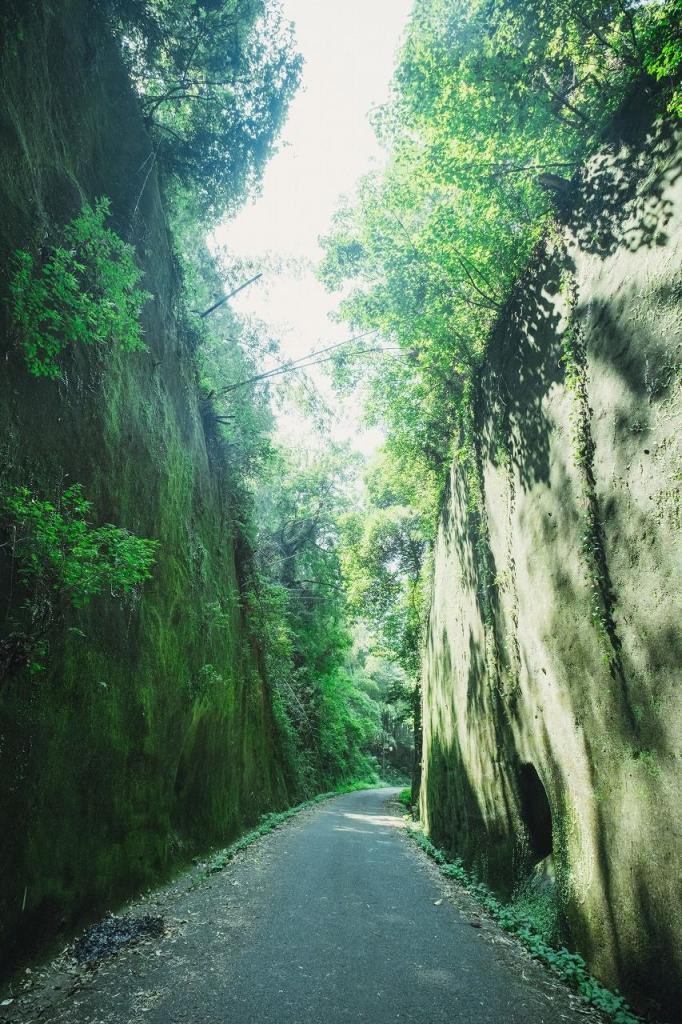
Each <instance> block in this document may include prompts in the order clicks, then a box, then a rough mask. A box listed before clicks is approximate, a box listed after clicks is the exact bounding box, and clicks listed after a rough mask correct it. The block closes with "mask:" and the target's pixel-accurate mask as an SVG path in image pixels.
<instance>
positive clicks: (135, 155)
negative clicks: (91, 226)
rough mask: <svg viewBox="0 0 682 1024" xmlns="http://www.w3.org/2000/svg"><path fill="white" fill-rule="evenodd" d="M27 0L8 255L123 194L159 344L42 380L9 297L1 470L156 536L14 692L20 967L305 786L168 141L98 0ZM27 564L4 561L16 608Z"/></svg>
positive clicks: (4, 187) (0, 409)
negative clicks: (207, 403) (144, 569)
mask: <svg viewBox="0 0 682 1024" xmlns="http://www.w3.org/2000/svg"><path fill="white" fill-rule="evenodd" d="M18 8H19V9H20V10H21V11H22V15H23V24H22V26H21V28H19V27H18V24H17V23H16V22H15V21H13V20H12V15H11V13H5V14H4V15H3V28H4V29H5V30H6V31H5V32H4V34H3V40H2V46H3V54H2V56H3V61H2V82H1V85H2V89H1V93H0V138H1V140H2V145H1V147H0V211H1V212H0V257H1V260H2V265H3V267H5V266H7V260H8V258H9V256H10V254H11V253H12V252H13V251H14V250H15V249H17V248H35V247H39V246H40V245H41V244H42V242H43V241H44V239H45V237H46V233H47V231H48V230H49V228H50V227H52V226H53V225H58V226H59V225H62V224H64V223H65V222H66V221H68V220H70V219H71V218H72V217H73V216H74V215H75V213H76V212H77V211H78V210H79V209H80V207H81V204H82V202H83V200H86V199H87V200H89V201H90V202H92V201H93V200H94V199H95V198H96V197H99V196H109V197H110V198H111V200H112V212H113V216H114V222H115V227H116V228H117V230H118V231H119V233H120V234H122V235H123V236H124V237H126V238H128V239H132V240H133V241H134V242H135V244H136V247H137V251H138V256H139V258H140V260H141V262H142V264H143V266H144V270H145V282H144V283H145V287H146V288H147V289H148V290H149V291H150V292H152V293H153V300H152V301H151V302H149V303H148V305H147V307H146V309H145V312H144V330H145V340H146V342H147V345H148V351H147V352H141V353H134V354H126V353H122V352H117V351H115V350H108V351H106V352H105V351H103V350H102V349H100V350H98V351H94V350H87V351H85V350H84V351H79V352H74V354H73V357H72V358H71V359H70V361H69V362H68V363H67V372H66V374H65V375H64V377H63V379H62V380H60V381H59V382H55V381H50V380H45V379H43V380H36V379H34V378H31V377H30V376H29V375H28V373H27V371H26V368H25V366H24V364H23V361H22V360H21V358H20V356H19V354H18V353H17V351H16V349H15V347H14V346H13V344H12V342H11V339H10V338H9V336H8V331H7V323H6V319H5V318H6V314H5V311H4V303H3V304H2V305H3V310H2V312H0V317H2V318H3V319H2V321H1V322H0V346H1V349H2V372H1V373H0V463H1V466H0V469H1V475H2V477H3V480H4V481H5V482H9V483H15V484H27V485H30V486H31V487H32V488H33V489H34V491H35V492H36V493H37V494H40V495H41V496H43V497H45V498H53V497H54V495H55V493H56V492H57V491H59V490H60V489H63V487H65V486H68V484H70V483H74V482H79V483H81V484H82V485H83V488H84V492H85V495H86V496H87V497H88V498H89V499H90V500H91V501H92V502H93V518H94V519H95V521H96V522H97V523H105V522H111V523H115V524H116V525H119V526H125V527H127V528H129V529H131V530H133V531H134V532H136V533H138V534H139V535H141V536H144V537H153V538H156V539H158V540H159V542H160V546H159V549H158V559H157V565H156V568H155V570H154V578H153V580H152V581H151V582H150V583H148V584H147V585H146V586H145V587H144V589H143V593H142V597H141V599H140V601H139V603H136V604H133V605H130V604H127V605H126V604H125V603H121V602H120V601H115V600H112V599H107V598H101V599H97V600H95V601H93V603H92V604H91V605H90V606H89V607H88V608H87V609H85V610H84V611H82V612H80V613H75V612H69V613H67V618H66V621H65V623H64V627H63V628H62V629H61V630H59V629H58V630H53V632H52V633H51V634H50V638H49V650H48V651H47V654H46V656H45V657H44V658H43V660H44V662H45V665H46V669H45V671H44V672H41V673H39V674H38V675H36V676H30V675H28V674H27V673H24V674H21V675H18V676H17V675H14V676H12V677H11V678H10V679H9V680H8V681H4V682H3V683H2V685H1V686H0V963H2V964H3V965H4V966H7V965H8V964H11V962H12V958H13V956H14V955H15V954H16V953H17V952H18V951H21V952H25V951H26V949H27V948H30V947H31V946H32V945H35V944H36V943H43V942H45V940H46V939H49V938H50V937H51V936H54V935H56V934H57V933H59V932H60V930H62V929H64V928H67V927H68V926H70V925H71V924H72V923H73V922H74V921H75V920H76V919H77V918H80V919H82V918H83V916H84V915H86V916H87V915H88V914H94V913H96V912H98V911H99V910H100V909H101V907H102V906H103V905H109V906H110V905H111V904H112V902H114V901H115V900H116V899H119V898H120V897H122V896H123V895H125V894H126V893H128V892H130V891H132V890H134V889H136V888H139V887H140V886H142V885H144V884H147V883H149V882H151V881H152V880H154V879H155V878H157V877H159V876H160V875H162V874H164V873H167V872H168V871H169V870H170V869H171V868H172V867H173V865H174V864H177V863H179V862H181V861H183V860H187V858H188V857H189V855H190V854H191V853H192V852H193V851H195V850H196V849H198V848H202V847H203V848H206V846H207V845H209V844H210V843H215V842H219V841H224V840H226V839H229V838H230V837H231V836H234V835H235V834H236V833H237V832H238V831H240V830H241V829H243V828H244V827H245V825H247V824H248V823H251V822H253V821H254V820H256V819H257V817H258V815H259V814H260V813H261V812H262V811H264V810H266V809H271V808H273V807H277V806H278V805H279V806H281V805H282V804H283V803H284V802H285V801H286V799H287V792H286V786H285V779H284V775H283V770H282V766H281V760H280V758H279V755H278V753H277V750H278V739H277V733H276V730H275V729H274V727H273V720H272V713H271V707H270V699H269V694H268V691H267V687H266V685H265V684H264V681H263V677H262V673H261V672H260V670H259V664H258V656H257V652H256V648H255V644H254V642H253V639H252V636H251V634H250V631H249V627H248V622H247V621H246V619H245V613H244V611H243V607H242V606H243V602H242V601H241V600H240V565H239V558H238V557H237V554H236V552H237V551H238V549H239V545H240V538H239V534H238V530H237V527H236V525H235V522H234V517H235V514H236V513H235V511H234V502H233V500H232V495H231V493H230V482H229V474H228V472H227V461H226V457H225V453H224V452H223V451H222V450H221V448H220V445H219V443H218V441H217V439H216V437H215V436H214V434H213V433H212V432H211V429H210V426H211V425H210V423H207V421H206V418H205V416H204V415H203V413H202V411H201V409H200V407H199V403H198V400H197V394H198V388H197V381H196V376H197V374H196V368H195V361H194V356H193V351H192V341H191V338H190V337H189V336H188V334H187V332H186V330H184V329H183V327H182V320H181V318H179V316H178V279H177V273H176V268H175V261H174V257H173V255H172V251H171V246H170V239H169V234H168V229H167V225H166V220H165V215H164V209H163V204H162V199H161V195H160V192H159V188H158V185H157V182H156V173H155V169H154V167H153V149H152V145H151V142H150V140H149V138H148V137H147V135H146V134H145V132H144V130H143V126H142V122H141V119H140V115H139V110H138V104H137V102H136V99H135V97H134V95H133V94H132V91H131V89H130V87H129V83H128V80H127V77H126V74H125V72H124V69H123V67H122V65H121V63H120V60H119V56H118V51H117V48H116V47H115V46H114V44H113V43H112V41H111V40H110V39H109V37H108V36H107V33H106V32H105V30H104V28H103V26H102V25H101V24H100V22H99V20H98V17H97V16H96V13H95V12H94V11H93V5H92V4H90V3H86V2H84V0H83V2H81V0H64V2H63V3H60V4H42V3H32V4H24V5H18ZM11 10H12V8H11V6H9V7H8V8H6V12H8V11H9V12H11ZM5 286H6V279H5V280H4V281H3V282H2V287H3V292H4V288H5ZM10 569H11V567H10V566H9V565H8V564H7V562H6V560H5V561H2V559H0V598H1V601H0V615H1V616H2V617H4V616H5V615H6V614H7V613H8V610H10V609H11V607H12V601H13V600H15V596H14V595H13V594H12V592H11V589H10V588H11V585H12V584H11V579H12V573H11V571H10Z"/></svg>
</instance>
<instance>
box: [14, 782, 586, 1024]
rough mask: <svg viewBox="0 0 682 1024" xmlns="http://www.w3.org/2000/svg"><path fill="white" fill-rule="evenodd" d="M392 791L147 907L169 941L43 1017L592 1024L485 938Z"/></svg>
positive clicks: (499, 939)
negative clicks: (417, 840) (407, 827)
mask: <svg viewBox="0 0 682 1024" xmlns="http://www.w3.org/2000/svg"><path fill="white" fill-rule="evenodd" d="M395 793H396V791H395V790H378V791H377V790H374V791H364V792H360V793H353V794H350V795H348V796H343V797H337V798H334V799H333V800H330V801H329V802H327V803H324V804H320V805H317V806H316V807H315V808H314V809H312V810H311V811H307V812H304V813H303V814H302V815H301V816H300V817H298V818H296V819H294V820H293V821H292V822H291V823H290V824H288V825H286V826H285V827H284V828H283V829H281V830H279V831H278V832H276V833H273V834H272V835H271V836H269V837H266V838H265V839H264V840H262V841H260V842H259V843H258V844H257V845H256V846H255V847H252V848H250V849H249V850H247V851H245V852H244V853H243V854H241V855H240V856H239V858H238V859H237V860H235V861H234V862H233V863H232V864H231V865H230V866H229V867H228V868H227V869H226V870H225V871H223V872H221V873H220V874H218V875H215V876H212V877H211V878H210V879H208V880H206V881H204V882H202V883H201V884H200V885H198V886H196V887H195V888H193V889H189V890H188V887H187V885H186V884H185V886H184V889H183V886H182V885H180V887H177V886H176V887H175V888H173V887H170V888H169V889H167V890H165V892H162V893H160V894H159V895H157V896H156V897H151V898H149V899H148V900H147V901H143V902H141V903H139V904H137V905H136V906H135V907H134V908H132V910H133V912H140V913H142V912H147V913H149V912H151V913H154V912H157V913H158V912H161V913H163V914H164V916H165V917H166V920H167V922H168V924H169V933H168V935H167V936H166V937H165V938H164V939H161V940H153V941H151V942H150V943H148V944H146V945H144V946H138V947H137V948H136V949H133V950H128V951H127V952H126V953H124V954H122V955H120V956H119V957H117V958H115V959H112V960H110V961H105V962H104V963H103V964H102V966H101V967H100V968H99V969H98V970H97V971H96V972H95V973H94V974H90V975H88V976H87V977H86V978H83V977H82V975H80V974H79V975H77V976H76V980H75V982H72V983H71V984H69V982H68V974H67V975H66V979H67V980H66V981H61V983H60V986H59V988H58V989H57V990H56V991H55V992H54V994H53V997H52V998H53V999H54V1002H52V1003H51V1004H50V1005H46V1004H45V1003H43V1005H42V1007H40V1017H39V1019H40V1020H41V1021H42V1022H45V1021H54V1022H57V1021H60V1022H64V1024H67V1022H68V1024H75V1022H77V1024H95V1022H97V1024H123V1022H125V1024H132V1022H138V1021H145V1022H147V1024H232V1022H234V1024H318V1022H319V1024H341V1022H350V1021H352V1022H358V1021H366V1022H368V1024H388V1022H389V1021H390V1022H395V1021H401V1022H414V1024H417V1022H419V1024H440V1022H447V1024H472V1022H476V1024H556V1022H558V1021H569V1022H572V1024H577V1022H578V1021H580V1022H581V1024H585V1021H586V1020H587V1019H589V1017H590V1016H591V1014H588V1015H586V1013H585V1009H584V1008H582V1007H578V1006H577V1004H576V1001H575V999H574V997H573V996H572V995H570V994H569V992H568V990H567V989H565V988H564V987H563V986H562V985H561V984H560V983H558V982H556V981H555V980H554V979H552V978H551V976H549V975H548V974H546V972H545V971H544V970H543V969H542V968H540V967H539V966H538V965H537V964H535V963H534V962H533V961H532V960H531V959H530V957H529V956H528V955H527V954H526V953H525V951H523V950H522V949H520V948H519V947H518V946H517V945H516V943H513V942H512V941H510V940H509V939H508V938H507V937H505V936H504V934H503V933H501V932H500V931H499V930H498V929H497V928H496V926H495V925H494V924H492V923H491V922H489V921H486V920H483V921H482V927H481V926H479V925H480V921H479V919H478V918H477V917H476V916H475V907H474V910H473V914H472V907H473V904H471V902H468V900H469V898H468V897H466V896H460V897H458V896H457V892H456V887H455V888H453V887H452V885H451V884H450V883H445V882H443V880H442V879H441V877H440V876H439V875H438V872H437V871H436V870H435V868H434V867H433V865H432V864H430V862H428V861H427V860H426V858H425V857H424V856H423V855H422V854H421V853H420V852H419V851H418V850H417V849H416V848H415V847H414V846H413V844H412V843H411V842H410V841H409V840H408V839H407V838H406V837H405V836H404V834H402V824H403V822H402V817H401V808H399V806H398V805H396V804H395V803H393V802H392V799H391V798H392V797H394V795H395ZM448 886H450V888H449V889H448ZM444 887H445V888H444ZM51 984H53V982H51ZM65 993H66V994H65ZM18 1009H19V1008H18V1007H17V1010H18ZM38 1010H39V1008H38V1005H37V1004H35V1005H34V1006H33V1008H32V1010H31V1009H30V1008H29V1007H28V1006H27V1007H25V1008H24V1010H23V1011H22V1015H20V1016H16V1017H12V1018H11V1019H14V1020H25V1021H28V1020H31V1019H38V1018H37V1014H38ZM32 1014H35V1016H32Z"/></svg>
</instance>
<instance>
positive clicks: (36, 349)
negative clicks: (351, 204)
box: [9, 198, 151, 379]
mask: <svg viewBox="0 0 682 1024" xmlns="http://www.w3.org/2000/svg"><path fill="white" fill-rule="evenodd" d="M109 213H110V202H109V200H108V199H106V198H101V199H98V200H97V201H96V202H95V205H94V206H91V205H90V204H89V203H86V204H85V205H84V206H83V208H82V210H81V212H80V213H79V214H78V216H77V217H75V218H74V219H73V220H72V221H70V222H69V223H68V224H67V225H66V226H65V227H64V228H63V230H62V232H61V237H60V239H59V242H60V244H59V245H56V246H54V247H53V248H50V249H49V250H47V251H44V252H43V253H42V255H41V256H36V255H34V254H33V253H30V252H28V251H26V250H24V249H19V250H17V251H16V252H15V253H14V256H13V258H12V263H11V277H10V282H9V307H10V317H11V321H12V326H13V330H14V334H15V337H16V340H17V343H18V345H19V347H20V349H21V351H22V352H23V356H24V359H25V361H26V366H27V368H28V370H29V373H31V374H32V375H33V376H34V377H49V378H52V379H56V378H57V377H59V375H60V367H59V362H58V358H59V356H60V354H61V353H62V352H63V350H64V349H66V348H68V347H69V346H71V345H80V344H83V345H94V344H102V343H110V344H117V345H120V346H121V348H123V349H124V350H125V351H127V352H134V351H135V350H137V349H144V348H145V344H144V341H143V339H142V327H141V325H140V313H141V311H142V307H143V306H144V304H145V302H146V301H147V300H148V299H149V298H151V295H150V294H149V292H146V291H144V290H143V289H142V288H141V287H140V279H141V277H142V271H141V270H140V268H139V267H138V266H137V264H136V263H135V258H134V249H133V247H132V246H131V245H129V244H128V243H127V242H124V241H123V239H122V238H120V237H119V236H118V235H117V234H116V232H115V231H112V230H111V228H108V227H107V226H106V219H107V217H108V216H109Z"/></svg>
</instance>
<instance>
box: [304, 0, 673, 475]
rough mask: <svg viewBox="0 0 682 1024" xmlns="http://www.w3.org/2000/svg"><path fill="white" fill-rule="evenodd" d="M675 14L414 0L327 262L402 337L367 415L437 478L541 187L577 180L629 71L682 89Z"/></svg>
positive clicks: (372, 390)
mask: <svg viewBox="0 0 682 1024" xmlns="http://www.w3.org/2000/svg"><path fill="white" fill-rule="evenodd" d="M679 26H680V3H679V0H674V2H672V3H668V4H662V5H661V4H656V3H654V4H638V3H629V2H627V0H622V2H620V0H619V2H616V3H610V4H603V3H596V2H594V0H575V2H572V3H569V4H566V3H556V2H554V0H532V2H529V3H524V4H519V3H516V2H512V0H454V2H452V0H417V2H416V4H415V8H414V11H413V14H412V18H411V22H410V25H409V30H408V34H407V39H406V41H405V44H404V47H403V50H402V53H401V55H400V60H399V64H398V68H397V72H396V76H395V83H394V91H393V95H392V98H391V100H390V102H389V103H388V104H387V105H386V106H385V107H384V108H383V109H381V110H380V111H379V112H378V113H377V114H376V118H375V125H376V131H377V134H378V137H379V139H380V141H381V142H382V143H383V145H384V146H385V148H386V149H387V151H388V163H387V165H386V168H385V170H383V171H382V172H379V173H375V174H371V175H369V176H367V177H365V178H364V179H363V180H362V182H361V183H360V186H359V190H358V195H357V197H356V200H355V202H354V203H351V204H347V205H345V206H344V207H342V208H341V209H340V210H339V212H338V214H337V216H336V219H335V222H334V225H333V230H332V233H331V234H330V235H329V237H328V238H327V239H326V240H325V247H326V256H325V260H324V262H323V265H322V268H321V274H322V277H323V279H324V280H325V282H326V283H327V284H328V285H329V286H330V287H333V288H341V287H344V286H347V285H350V286H352V287H351V288H350V290H349V291H348V290H347V294H346V296H345V297H344V299H343V301H342V303H341V306H340V315H341V316H342V317H343V318H344V319H345V320H347V321H348V322H349V323H350V324H351V325H352V326H353V328H354V329H356V330H371V329H378V330H379V331H380V333H381V334H382V335H383V337H384V338H385V339H387V340H388V341H390V342H391V344H392V345H393V346H394V347H397V348H398V349H399V353H400V355H399V357H392V358H390V359H388V358H385V359H375V360H374V361H373V362H372V363H371V364H369V365H371V367H372V370H371V374H370V376H371V380H370V383H369V395H368V402H367V413H368V416H369V417H370V419H371V420H372V421H375V422H380V423H383V424H384V425H385V426H386V428H387V430H388V435H389V441H388V443H389V446H390V448H391V449H392V450H393V451H394V452H395V453H396V454H397V455H399V456H400V458H401V459H402V460H403V461H405V460H410V461H412V462H413V463H415V464H420V463H424V461H426V462H427V463H428V464H429V465H430V466H432V467H434V468H435V469H436V471H437V473H438V477H439V478H440V479H442V476H443V468H444V466H445V465H446V464H447V462H448V460H449V459H450V457H451V456H452V455H453V454H454V451H453V445H456V444H457V441H456V438H457V437H458V434H459V431H460V429H461V427H462V423H463V420H466V417H467V415H468V409H469V406H470V398H471V382H472V377H473V375H474V373H475V370H476V367H477V366H478V365H479V364H480V361H481V358H482V355H483V353H484V351H485V348H486V344H487V340H488V338H489V336H490V333H491V330H492V327H493V325H494V323H495V321H496V319H497V317H498V315H499V313H500V310H501V308H502V306H503V304H504V303H505V301H506V299H507V297H508V296H509V293H510V290H511V287H512V285H513V283H514V281H515V280H516V279H517V278H518V277H519V275H520V273H521V271H522V270H523V268H524V267H525V265H526V263H527V261H528V258H529V256H530V254H531V252H532V250H533V248H534V246H535V245H536V244H537V242H538V240H539V238H540V237H541V235H542V233H543V231H544V230H545V228H546V225H547V223H548V219H549V218H550V217H551V215H552V210H553V206H552V201H551V198H550V191H548V189H550V190H551V189H552V188H565V187H566V186H567V185H568V179H570V178H571V177H572V176H573V174H574V172H575V171H576V170H577V169H578V167H579V165H580V163H581V162H582V161H583V159H584V158H585V156H586V155H587V154H588V153H589V151H590V149H591V148H592V147H593V146H594V145H595V142H596V140H597V138H598V137H599V134H600V132H601V131H602V129H603V127H604V125H605V124H606V123H607V121H608V119H609V118H610V117H611V115H612V114H613V112H614V110H615V109H616V108H617V106H618V105H619V104H620V103H621V102H622V100H623V97H624V96H625V95H626V93H627V91H628V89H630V88H631V87H633V85H634V83H636V82H640V81H641V80H642V79H644V84H646V81H647V80H648V81H649V82H651V81H652V79H651V78H650V77H647V76H648V75H650V74H655V75H658V76H659V77H661V78H664V79H666V76H667V85H668V91H669V93H670V94H671V95H672V96H673V100H672V102H673V103H675V102H679V101H678V100H675V96H676V95H678V94H674V95H673V89H674V85H675V82H674V79H673V77H672V76H673V75H674V74H675V73H676V72H677V70H678V65H679V54H680V27H679ZM339 363H340V365H339V368H338V371H337V376H338V379H339V381H340V383H342V384H343V385H345V386H348V385H349V384H350V385H352V384H353V383H354V380H353V377H354V374H353V371H352V370H351V369H349V367H348V365H347V364H342V361H341V360H339ZM364 365H365V364H363V367H364ZM363 376H365V377H366V373H365V371H364V369H363Z"/></svg>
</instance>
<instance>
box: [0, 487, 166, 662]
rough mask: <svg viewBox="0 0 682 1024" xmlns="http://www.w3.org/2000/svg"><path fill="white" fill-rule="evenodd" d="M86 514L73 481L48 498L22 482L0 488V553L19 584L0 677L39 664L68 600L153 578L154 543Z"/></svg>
mask: <svg viewBox="0 0 682 1024" xmlns="http://www.w3.org/2000/svg"><path fill="white" fill-rule="evenodd" d="M91 513H92V504H91V503H90V502H89V501H88V500H87V499H86V498H85V496H84V494H83V489H82V488H81V486H80V485H79V484H73V485H72V486H71V487H67V488H66V490H65V491H63V493H61V494H60V495H59V497H58V500H57V501H54V502H53V501H47V500H45V499H42V498H39V497H37V496H36V495H35V494H34V493H33V492H32V491H31V490H29V488H27V487H8V488H5V490H4V491H3V493H2V494H0V555H2V556H3V557H4V559H5V560H6V561H7V562H8V563H9V564H10V566H11V569H10V571H11V573H12V575H15V576H16V578H17V582H18V584H20V585H21V590H20V591H19V592H18V593H17V595H16V599H15V598H14V596H13V594H12V591H10V597H9V601H8V605H7V609H6V615H5V621H4V629H3V631H2V634H0V680H2V679H3V678H4V677H5V676H6V675H7V674H9V672H10V671H12V670H14V669H16V668H18V667H21V666H22V665H23V664H27V665H28V666H29V668H30V669H31V670H32V671H33V672H35V671H39V670H40V669H41V668H42V667H43V666H42V663H41V661H40V657H41V656H42V654H43V653H44V650H45V638H46V636H47V634H48V631H49V629H50V627H51V626H52V625H53V624H54V622H55V619H56V618H57V617H58V616H59V615H60V613H61V612H63V610H64V608H65V607H66V606H68V605H71V606H72V607H74V608H82V607H84V606H85V605H86V604H89V602H90V601H91V600H92V599H93V598H94V597H98V596H100V595H102V594H109V595H110V596H112V597H125V596H128V597H131V596H133V595H135V594H136V593H137V592H138V590H139V588H140V586H141V585H142V584H143V583H144V582H145V581H146V580H148V579H149V578H150V577H151V570H152V566H153V565H154V553H155V550H156V547H157V545H156V543H155V542H154V541H152V540H147V539H146V538H144V537H138V536H136V535H135V534H133V533H130V532H129V531H128V530H125V529H122V528H121V527H119V526H113V525H112V524H111V523H106V524H104V525H103V526H93V525H92V524H91V522H90V516H91ZM17 605H18V606H17Z"/></svg>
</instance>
